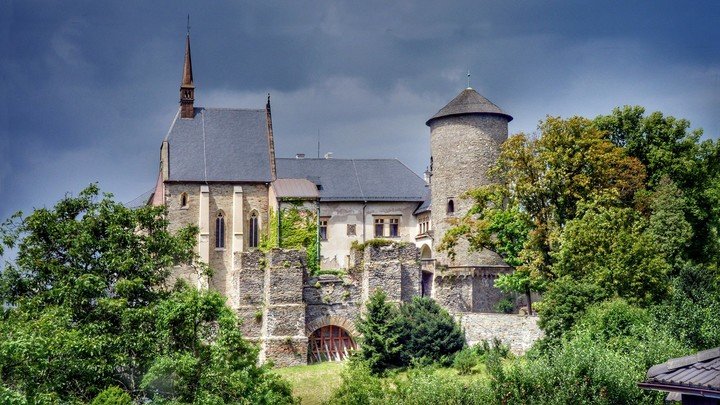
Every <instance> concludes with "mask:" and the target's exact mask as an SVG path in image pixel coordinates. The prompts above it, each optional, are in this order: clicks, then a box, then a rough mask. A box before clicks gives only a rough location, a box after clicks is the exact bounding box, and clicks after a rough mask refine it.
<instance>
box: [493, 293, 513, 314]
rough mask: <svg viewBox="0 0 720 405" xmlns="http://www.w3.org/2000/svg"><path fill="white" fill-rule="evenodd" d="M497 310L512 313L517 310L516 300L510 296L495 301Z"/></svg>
mask: <svg viewBox="0 0 720 405" xmlns="http://www.w3.org/2000/svg"><path fill="white" fill-rule="evenodd" d="M495 311H497V312H502V313H504V314H512V313H513V312H515V301H513V299H512V298H510V297H504V298H503V299H501V300H500V301H498V302H497V303H495Z"/></svg>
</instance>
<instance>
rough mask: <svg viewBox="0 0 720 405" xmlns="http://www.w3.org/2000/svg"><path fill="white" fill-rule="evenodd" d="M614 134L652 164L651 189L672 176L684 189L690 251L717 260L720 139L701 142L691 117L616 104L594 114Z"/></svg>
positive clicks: (699, 259) (613, 137)
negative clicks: (646, 113)
mask: <svg viewBox="0 0 720 405" xmlns="http://www.w3.org/2000/svg"><path fill="white" fill-rule="evenodd" d="M593 123H594V125H595V126H596V127H597V128H598V129H601V130H603V131H607V134H608V137H609V139H610V140H611V141H612V142H613V143H615V144H616V145H619V146H622V147H623V148H624V149H625V150H626V151H627V153H628V155H630V156H633V157H635V158H637V159H638V160H640V161H641V162H642V163H643V165H644V166H645V167H646V169H647V175H648V179H647V185H648V188H650V189H652V190H654V189H656V188H658V187H659V186H661V183H662V182H663V181H664V180H663V179H664V178H669V179H670V180H671V181H672V182H673V183H675V185H676V186H677V187H678V189H679V190H682V193H683V195H684V198H685V199H686V202H685V203H686V205H685V207H684V209H683V210H684V213H685V217H686V219H687V221H688V222H689V223H690V225H691V226H692V229H693V237H692V239H691V241H690V247H689V248H688V249H687V253H686V255H687V256H688V257H690V258H692V259H693V260H695V261H697V262H700V263H714V262H717V257H718V255H719V254H720V245H718V238H717V236H718V229H719V227H720V216H718V214H719V213H718V212H717V208H716V207H717V206H718V205H717V203H718V202H719V201H720V200H718V199H717V198H716V196H717V195H718V194H717V192H716V191H713V190H717V185H718V179H720V159H718V157H719V156H720V143H718V142H717V141H711V140H705V141H701V139H700V138H701V136H702V130H700V129H696V130H692V131H691V130H690V122H689V121H687V120H685V119H677V118H675V117H672V116H665V115H663V114H662V113H661V112H653V113H651V114H649V115H645V109H644V108H642V107H639V106H625V107H622V108H616V109H614V110H613V112H612V114H609V115H601V116H598V117H597V118H595V119H594V121H593Z"/></svg>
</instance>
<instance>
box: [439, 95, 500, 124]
mask: <svg viewBox="0 0 720 405" xmlns="http://www.w3.org/2000/svg"><path fill="white" fill-rule="evenodd" d="M466 114H491V115H502V116H504V117H506V118H507V120H508V122H509V121H512V119H513V117H512V116H510V114H508V113H506V112H505V111H503V110H501V109H500V107H498V106H496V105H495V104H493V103H492V102H491V101H490V100H488V99H486V98H485V97H483V96H481V95H480V93H478V92H477V91H475V89H473V88H471V87H468V88H467V89H465V90H463V91H462V92H461V93H460V94H458V95H457V97H455V98H454V99H452V101H451V102H449V103H448V104H447V105H446V106H445V107H443V108H442V109H441V110H440V111H438V112H437V114H435V115H433V116H432V118H430V119H429V120H427V122H425V125H427V126H430V123H431V122H432V121H433V120H436V119H438V118H442V117H448V116H451V115H466Z"/></svg>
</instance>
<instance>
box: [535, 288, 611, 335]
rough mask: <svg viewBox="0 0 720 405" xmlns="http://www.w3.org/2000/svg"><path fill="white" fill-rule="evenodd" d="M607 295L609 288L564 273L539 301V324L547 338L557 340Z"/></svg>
mask: <svg viewBox="0 0 720 405" xmlns="http://www.w3.org/2000/svg"><path fill="white" fill-rule="evenodd" d="M605 298H606V292H605V291H603V290H602V289H601V288H600V287H598V286H597V285H595V284H591V283H585V282H579V281H575V280H573V279H571V278H570V277H563V278H560V279H558V280H557V281H555V282H554V283H552V285H551V286H550V288H549V289H548V291H547V292H546V293H545V294H544V295H543V300H542V302H540V303H538V304H536V306H537V307H538V314H539V315H540V319H539V320H538V325H539V326H540V328H541V329H542V330H543V331H544V332H545V336H546V340H547V341H548V342H549V343H551V344H554V343H557V341H558V340H559V339H560V338H561V337H562V335H563V333H565V332H566V331H569V330H570V329H571V328H572V326H573V325H574V324H575V322H577V320H578V319H580V318H581V317H582V315H583V314H584V313H585V310H586V309H587V308H588V307H589V306H590V305H592V304H594V303H596V302H600V301H602V300H604V299H605Z"/></svg>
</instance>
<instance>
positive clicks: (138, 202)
mask: <svg viewBox="0 0 720 405" xmlns="http://www.w3.org/2000/svg"><path fill="white" fill-rule="evenodd" d="M154 193H155V187H153V188H151V189H150V190H148V191H146V192H144V193H142V194H140V195H139V196H137V197H135V198H133V199H132V200H130V201H128V202H126V203H125V204H123V205H124V206H125V207H126V208H130V209H135V208H140V207H144V206H146V205H147V204H148V202H149V201H150V197H152V196H153V194H154Z"/></svg>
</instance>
